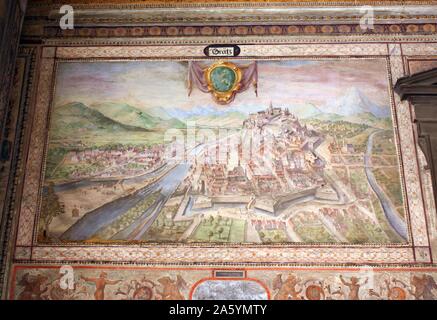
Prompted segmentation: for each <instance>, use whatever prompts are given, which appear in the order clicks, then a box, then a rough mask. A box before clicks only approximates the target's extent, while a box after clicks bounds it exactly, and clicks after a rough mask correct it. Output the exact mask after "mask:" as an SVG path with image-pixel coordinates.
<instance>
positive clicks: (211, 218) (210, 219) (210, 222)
mask: <svg viewBox="0 0 437 320" xmlns="http://www.w3.org/2000/svg"><path fill="white" fill-rule="evenodd" d="M208 220H209V225H210V226H212V223H213V222H214V217H213V216H209V218H208Z"/></svg>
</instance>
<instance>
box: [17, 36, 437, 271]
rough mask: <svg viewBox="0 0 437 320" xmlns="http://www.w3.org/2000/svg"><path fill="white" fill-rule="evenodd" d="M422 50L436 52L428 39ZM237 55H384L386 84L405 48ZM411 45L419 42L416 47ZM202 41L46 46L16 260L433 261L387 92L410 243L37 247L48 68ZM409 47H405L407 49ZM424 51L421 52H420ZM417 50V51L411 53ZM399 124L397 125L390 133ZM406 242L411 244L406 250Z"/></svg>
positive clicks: (316, 47)
mask: <svg viewBox="0 0 437 320" xmlns="http://www.w3.org/2000/svg"><path fill="white" fill-rule="evenodd" d="M427 46H428V47H427V48H428V49H427V50H428V51H431V50H437V45H436V44H427ZM240 47H241V56H240V57H241V58H246V59H253V58H258V59H263V58H264V59H284V58H309V57H314V56H317V58H320V59H323V58H352V57H354V58H372V57H373V58H375V57H379V58H385V59H389V62H390V63H389V70H388V71H389V72H388V74H389V78H390V79H391V82H390V87H392V85H393V82H395V81H396V79H398V78H399V77H401V76H402V75H404V74H405V70H403V60H402V59H403V53H402V49H403V46H401V45H399V44H390V45H387V44H383V43H379V44H378V43H372V44H347V43H345V44H331V45H328V44H310V45H308V44H284V45H268V44H266V45H252V46H250V45H241V46H240ZM416 48H417V47H416ZM203 49H204V45H202V46H200V45H193V46H188V45H187V46H136V47H135V46H129V47H114V46H106V47H58V48H55V47H45V48H44V49H43V54H42V62H41V67H40V69H41V73H40V78H39V85H38V92H39V94H38V99H37V103H36V110H37V112H36V113H35V118H34V125H33V129H32V131H33V132H32V135H31V141H30V146H31V147H30V149H29V154H28V167H27V169H26V177H25V182H24V188H23V201H22V205H21V212H20V218H19V225H18V236H17V246H19V247H20V250H18V251H17V254H16V257H15V258H16V259H17V260H22V261H29V260H31V261H41V262H46V261H56V262H62V261H64V262H67V261H69V262H84V263H86V262H89V263H92V262H97V261H99V262H118V263H146V262H147V263H167V264H187V263H188V264H189V263H192V264H194V263H209V264H216V263H219V264H220V263H221V264H242V265H247V264H262V265H272V264H285V263H308V264H311V263H321V264H322V263H333V264H336V263H337V264H338V263H340V264H341V263H356V264H360V263H366V264H414V263H431V262H432V258H431V252H430V247H429V237H428V231H427V226H426V218H425V209H424V200H423V195H422V192H421V190H422V189H421V187H420V186H421V181H420V175H419V168H418V161H417V150H415V141H414V136H413V131H412V123H411V115H410V110H409V108H408V106H406V105H405V104H404V103H400V101H399V99H398V98H397V97H396V96H394V94H393V92H392V91H391V89H390V92H391V95H392V103H394V104H395V105H393V106H392V107H393V112H394V120H395V121H394V125H395V132H396V131H399V133H400V134H399V137H400V141H399V142H400V150H399V151H400V154H401V155H402V161H401V165H402V167H403V177H404V179H405V181H406V186H405V187H406V194H405V199H406V202H407V203H408V204H407V205H408V208H409V210H407V212H409V214H410V219H411V221H410V224H409V225H410V226H411V230H410V233H411V236H412V237H411V244H410V245H378V244H372V245H310V244H306V245H299V246H296V245H281V246H265V245H262V246H249V245H240V246H235V245H228V246H220V245H211V244H209V245H172V246H171V245H156V244H154V245H153V246H138V245H130V246H129V245H124V246H123V245H105V246H95V245H93V246H84V245H81V246H78V245H71V246H70V245H69V246H65V245H53V246H49V245H45V246H43V245H41V246H40V245H35V243H34V241H33V227H34V223H35V216H36V213H37V210H36V209H37V204H38V201H39V198H40V194H39V192H40V191H39V186H40V183H41V168H42V166H43V152H44V151H43V148H38V147H36V146H41V145H44V144H45V141H46V134H47V132H46V131H47V130H46V128H47V120H48V119H47V116H48V113H49V112H48V110H49V109H48V108H49V107H50V102H51V97H52V88H53V86H54V68H55V65H56V61H58V60H89V59H91V60H105V59H106V60H108V59H109V60H111V59H115V60H120V59H129V60H135V59H143V60H144V59H152V60H157V59H161V60H169V59H183V58H185V59H205V57H204V55H203ZM407 49H408V47H407ZM425 51H426V50H425ZM417 53H418V51H415V54H416V55H417ZM396 129H397V130H396ZM411 245H412V247H411Z"/></svg>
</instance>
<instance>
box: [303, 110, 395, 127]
mask: <svg viewBox="0 0 437 320" xmlns="http://www.w3.org/2000/svg"><path fill="white" fill-rule="evenodd" d="M307 119H308V120H309V121H310V120H312V119H317V120H320V121H331V122H341V121H343V122H350V123H355V124H364V125H367V126H370V127H374V128H379V129H391V128H392V122H391V118H390V117H387V118H378V117H375V116H374V115H373V114H372V113H370V112H363V113H359V114H356V115H352V116H341V115H338V114H335V113H321V114H318V115H316V116H314V117H309V118H307ZM307 119H304V120H307ZM304 122H305V121H304Z"/></svg>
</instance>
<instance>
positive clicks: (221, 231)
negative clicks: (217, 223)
mask: <svg viewBox="0 0 437 320" xmlns="http://www.w3.org/2000/svg"><path fill="white" fill-rule="evenodd" d="M223 231H225V230H224V229H223V227H220V228H218V230H217V232H218V234H219V239H221V238H222V234H223Z"/></svg>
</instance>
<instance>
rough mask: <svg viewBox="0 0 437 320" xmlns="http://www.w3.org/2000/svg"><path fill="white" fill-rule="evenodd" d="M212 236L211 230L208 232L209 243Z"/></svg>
mask: <svg viewBox="0 0 437 320" xmlns="http://www.w3.org/2000/svg"><path fill="white" fill-rule="evenodd" d="M213 235H214V232H212V230H209V231H208V239H209V241H211V238H212V236H213Z"/></svg>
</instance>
